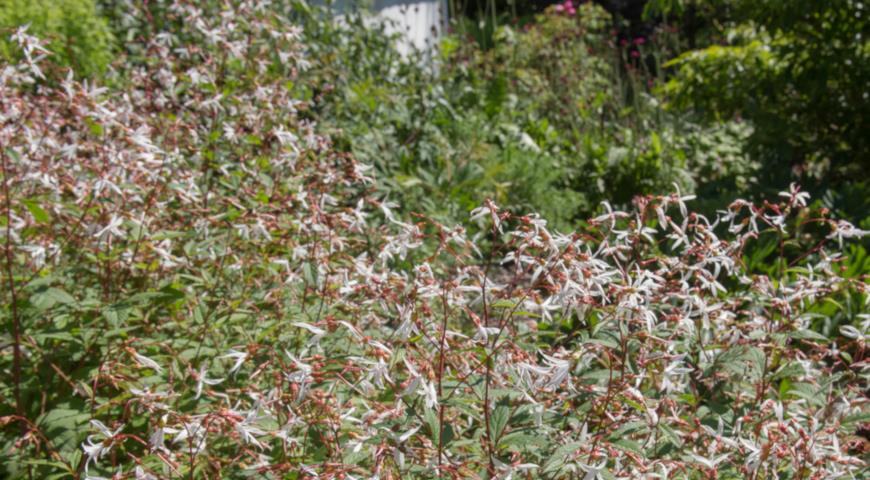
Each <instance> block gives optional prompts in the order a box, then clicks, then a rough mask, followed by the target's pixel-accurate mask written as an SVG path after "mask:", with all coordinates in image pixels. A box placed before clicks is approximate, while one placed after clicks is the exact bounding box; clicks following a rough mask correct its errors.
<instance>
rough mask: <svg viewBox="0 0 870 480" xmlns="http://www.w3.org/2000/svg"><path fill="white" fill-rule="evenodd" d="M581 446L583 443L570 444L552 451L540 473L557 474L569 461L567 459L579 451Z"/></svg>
mask: <svg viewBox="0 0 870 480" xmlns="http://www.w3.org/2000/svg"><path fill="white" fill-rule="evenodd" d="M583 445H584V442H570V443H566V444H565V445H562V446H560V447H559V448H557V449H556V450H554V451H553V454H552V455H551V456H550V459H549V460H547V463H545V464H544V467H543V468H542V469H541V473H556V472H558V471H559V470H561V469H562V468H563V467H565V465H566V464H567V463H568V461H569V460H570V459H569V458H568V457H569V456H571V455H572V454H573V453H574V452H575V451H577V450H579V449H580V447H582V446H583Z"/></svg>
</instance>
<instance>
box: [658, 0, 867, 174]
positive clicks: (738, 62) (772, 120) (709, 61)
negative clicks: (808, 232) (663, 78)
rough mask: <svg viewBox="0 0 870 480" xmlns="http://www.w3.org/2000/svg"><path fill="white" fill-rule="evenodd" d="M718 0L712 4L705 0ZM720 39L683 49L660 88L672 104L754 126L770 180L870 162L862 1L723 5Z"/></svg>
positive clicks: (756, 150)
mask: <svg viewBox="0 0 870 480" xmlns="http://www.w3.org/2000/svg"><path fill="white" fill-rule="evenodd" d="M711 3H717V2H711ZM725 3H728V4H729V5H730V7H731V12H732V14H731V18H728V19H725V22H724V23H725V25H726V27H727V28H726V30H725V31H724V32H723V33H724V34H725V36H726V37H727V43H726V44H724V45H711V46H709V47H707V48H703V49H700V50H696V51H690V52H687V53H685V54H683V55H681V56H680V57H678V58H676V59H675V60H673V61H672V62H671V65H673V66H674V67H675V69H676V71H675V75H674V77H673V78H672V79H671V80H670V81H669V82H668V85H667V87H666V89H665V91H666V93H667V95H668V96H669V98H670V100H671V101H672V102H673V104H674V105H676V106H679V107H691V108H694V109H697V110H699V111H701V112H703V113H704V114H706V115H707V116H709V117H711V118H714V119H718V118H725V119H727V118H730V117H732V116H734V115H739V116H740V117H742V118H745V119H747V120H749V121H751V122H752V124H753V127H754V133H753V135H752V139H751V140H752V143H751V145H750V148H751V149H752V151H753V155H754V156H755V157H756V158H758V159H759V160H761V161H762V162H763V164H764V166H765V169H766V172H767V174H768V177H769V179H768V181H769V182H770V183H772V184H775V185H782V184H783V183H785V182H786V181H787V180H788V177H787V176H786V175H783V173H784V171H788V170H792V171H793V174H794V175H795V176H796V177H798V178H803V179H805V180H812V181H813V182H814V183H816V184H820V185H823V186H836V185H838V184H842V183H843V182H845V181H848V180H850V179H852V178H855V176H856V175H863V173H864V172H866V170H867V168H868V166H870V164H868V159H870V142H868V138H870V137H868V135H867V131H868V128H870V125H868V120H870V102H868V97H867V96H868V91H867V85H868V83H870V39H868V38H867V31H868V28H870V24H868V15H867V13H866V12H865V7H864V4H863V3H862V2H860V1H854V0H842V1H834V2H830V1H822V0H812V1H806V0H789V1H742V0H736V1H730V2H725Z"/></svg>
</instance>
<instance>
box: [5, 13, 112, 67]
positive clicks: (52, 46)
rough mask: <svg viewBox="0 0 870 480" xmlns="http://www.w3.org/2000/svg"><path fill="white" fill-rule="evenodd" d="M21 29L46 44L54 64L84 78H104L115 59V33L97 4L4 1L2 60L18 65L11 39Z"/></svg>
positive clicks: (16, 51)
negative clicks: (70, 69)
mask: <svg viewBox="0 0 870 480" xmlns="http://www.w3.org/2000/svg"><path fill="white" fill-rule="evenodd" d="M22 25H29V28H28V33H30V34H31V35H36V36H38V37H40V38H43V39H45V40H47V42H48V44H47V49H48V50H49V51H50V52H51V53H52V54H53V55H54V62H53V64H54V65H56V66H58V67H71V68H72V69H73V70H74V71H75V72H76V73H77V74H80V75H82V76H85V77H89V76H95V75H99V74H102V73H104V72H105V71H106V67H108V65H109V63H111V61H112V59H113V58H114V51H113V50H114V48H115V46H116V43H115V41H114V38H113V36H112V30H111V28H110V26H109V24H108V22H107V20H106V18H105V17H104V16H103V15H102V14H101V12H100V10H99V9H98V7H97V4H96V3H95V1H94V0H3V1H2V2H0V58H2V59H3V60H5V61H7V62H15V61H16V55H17V54H18V53H20V52H19V50H17V49H15V48H14V47H13V46H12V45H11V43H10V41H9V37H10V36H11V35H12V34H13V33H14V32H15V30H16V29H17V28H18V27H19V26H22Z"/></svg>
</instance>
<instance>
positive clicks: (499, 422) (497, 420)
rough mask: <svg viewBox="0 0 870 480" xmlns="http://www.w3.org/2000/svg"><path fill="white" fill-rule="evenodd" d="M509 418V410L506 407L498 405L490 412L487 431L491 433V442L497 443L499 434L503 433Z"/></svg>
mask: <svg viewBox="0 0 870 480" xmlns="http://www.w3.org/2000/svg"><path fill="white" fill-rule="evenodd" d="M510 416H511V409H510V407H508V406H507V405H499V406H497V407H495V409H494V410H493V411H492V414H491V415H490V417H489V429H490V432H491V433H492V440H493V441H494V442H498V439H500V438H501V434H502V433H504V429H505V427H506V426H507V424H508V421H509V420H510Z"/></svg>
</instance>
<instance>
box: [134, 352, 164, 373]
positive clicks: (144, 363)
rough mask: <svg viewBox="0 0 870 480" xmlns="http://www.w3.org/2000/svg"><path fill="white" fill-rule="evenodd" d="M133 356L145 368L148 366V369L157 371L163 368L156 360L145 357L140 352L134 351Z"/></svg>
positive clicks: (161, 370)
mask: <svg viewBox="0 0 870 480" xmlns="http://www.w3.org/2000/svg"><path fill="white" fill-rule="evenodd" d="M133 358H135V359H136V362H138V363H139V365H141V366H143V367H146V368H150V369H152V370H154V371H156V372H157V373H163V368H162V367H160V365H159V364H158V363H157V362H155V361H154V360H152V359H150V358H148V357H146V356H145V355H142V354H140V353H137V352H135V351H134V352H133Z"/></svg>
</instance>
